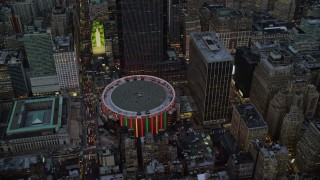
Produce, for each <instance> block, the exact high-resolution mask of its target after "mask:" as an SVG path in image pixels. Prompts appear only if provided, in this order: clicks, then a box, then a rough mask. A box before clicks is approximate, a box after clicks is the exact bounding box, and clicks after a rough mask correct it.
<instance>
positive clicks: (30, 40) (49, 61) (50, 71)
mask: <svg viewBox="0 0 320 180" xmlns="http://www.w3.org/2000/svg"><path fill="white" fill-rule="evenodd" d="M23 41H24V46H25V50H26V54H27V59H28V62H29V68H30V70H29V72H28V77H29V81H30V86H31V91H32V93H33V95H34V96H38V95H44V94H53V93H58V92H59V91H60V87H59V83H58V82H59V81H58V77H57V75H56V67H55V63H54V60H53V44H52V39H51V32H50V30H47V31H46V32H35V33H33V34H25V35H24V37H23Z"/></svg>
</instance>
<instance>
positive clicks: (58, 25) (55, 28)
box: [51, 6, 68, 37]
mask: <svg viewBox="0 0 320 180" xmlns="http://www.w3.org/2000/svg"><path fill="white" fill-rule="evenodd" d="M67 28H68V17H67V13H66V9H65V8H64V7H61V6H60V7H57V6H56V7H54V8H53V10H52V15H51V33H52V36H53V37H56V36H61V35H66V34H67Z"/></svg>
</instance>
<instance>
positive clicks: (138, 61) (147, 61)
mask: <svg viewBox="0 0 320 180" xmlns="http://www.w3.org/2000/svg"><path fill="white" fill-rule="evenodd" d="M166 9H167V5H166V1H163V0H117V11H118V12H117V21H118V29H119V49H120V53H121V55H122V57H123V60H122V66H123V67H122V68H124V69H125V74H126V75H130V74H153V72H155V69H154V67H155V66H154V64H156V63H158V62H160V61H162V60H163V55H164V52H165V49H166V41H167V39H166V38H167V34H166V33H167V16H166V14H167V10H166ZM156 67H157V69H158V68H160V69H161V67H158V66H156Z"/></svg>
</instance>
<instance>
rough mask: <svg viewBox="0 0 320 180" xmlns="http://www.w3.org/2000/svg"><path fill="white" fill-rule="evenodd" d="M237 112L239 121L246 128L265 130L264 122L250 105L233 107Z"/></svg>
mask: <svg viewBox="0 0 320 180" xmlns="http://www.w3.org/2000/svg"><path fill="white" fill-rule="evenodd" d="M235 108H236V109H237V111H238V112H239V114H240V116H241V119H242V120H243V121H244V122H245V124H246V126H247V127H248V128H249V129H251V128H267V124H266V122H265V121H264V120H263V119H262V117H261V116H260V114H259V113H258V111H257V110H256V108H255V107H254V106H253V104H251V103H247V104H240V105H237V106H235Z"/></svg>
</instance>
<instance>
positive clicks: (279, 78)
mask: <svg viewBox="0 0 320 180" xmlns="http://www.w3.org/2000/svg"><path fill="white" fill-rule="evenodd" d="M290 60H291V56H290V54H289V53H288V52H286V51H284V50H272V51H271V52H270V53H269V55H268V56H262V57H261V59H260V63H259V64H258V66H257V67H256V69H255V71H254V72H253V78H252V85H251V90H250V100H251V102H252V104H254V106H255V107H256V109H257V110H258V112H259V113H260V114H261V115H262V116H263V117H264V118H265V117H266V113H267V110H268V106H269V101H270V100H271V98H272V97H273V96H274V94H275V93H276V92H278V91H279V90H281V89H283V88H286V87H287V84H288V82H289V79H290V77H291V69H292V65H291V64H290Z"/></svg>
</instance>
